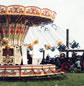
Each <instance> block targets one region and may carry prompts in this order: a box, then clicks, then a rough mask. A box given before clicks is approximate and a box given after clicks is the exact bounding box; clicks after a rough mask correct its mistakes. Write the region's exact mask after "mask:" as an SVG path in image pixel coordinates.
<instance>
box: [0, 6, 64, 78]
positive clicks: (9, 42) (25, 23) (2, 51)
mask: <svg viewBox="0 0 84 86" xmlns="http://www.w3.org/2000/svg"><path fill="white" fill-rule="evenodd" d="M55 17H56V13H55V12H54V11H51V10H49V9H47V8H42V9H41V8H39V7H36V6H28V7H24V6H20V5H10V6H3V5H0V77H3V78H6V77H19V78H21V77H40V76H46V77H47V76H48V77H49V76H56V75H58V74H60V75H63V72H61V71H60V70H58V69H56V66H55V65H51V64H50V65H40V64H39V65H33V64H31V65H29V64H27V65H24V64H23V59H24V57H23V53H22V46H24V39H25V37H26V34H27V32H28V30H29V29H30V27H32V26H33V25H35V26H38V25H42V24H46V23H52V22H54V20H55ZM36 42H37V41H36ZM26 46H27V47H28V46H29V45H26ZM29 47H30V48H31V47H32V46H29Z"/></svg>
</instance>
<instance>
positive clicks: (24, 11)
mask: <svg viewBox="0 0 84 86" xmlns="http://www.w3.org/2000/svg"><path fill="white" fill-rule="evenodd" d="M0 15H26V16H27V15H28V16H39V17H44V18H49V19H51V20H53V21H54V20H55V17H56V12H55V11H51V10H50V9H48V8H40V7H37V6H23V5H8V6H5V5H0Z"/></svg>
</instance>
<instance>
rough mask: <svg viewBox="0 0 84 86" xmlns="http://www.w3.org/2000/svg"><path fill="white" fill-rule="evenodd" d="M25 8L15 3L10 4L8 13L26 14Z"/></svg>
mask: <svg viewBox="0 0 84 86" xmlns="http://www.w3.org/2000/svg"><path fill="white" fill-rule="evenodd" d="M24 10H25V8H24V7H23V6H19V5H13V6H9V7H8V8H7V14H10V15H12V14H13V15H14V14H15V15H22V14H24Z"/></svg>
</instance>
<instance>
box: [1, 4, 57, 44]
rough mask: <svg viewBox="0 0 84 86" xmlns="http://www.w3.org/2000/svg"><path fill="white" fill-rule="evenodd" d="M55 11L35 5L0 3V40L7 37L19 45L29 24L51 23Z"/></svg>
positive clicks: (12, 42)
mask: <svg viewBox="0 0 84 86" xmlns="http://www.w3.org/2000/svg"><path fill="white" fill-rule="evenodd" d="M55 16H56V13H55V12H54V11H51V10H49V9H47V8H43V9H41V8H39V7H35V6H28V7H24V6H20V5H11V6H2V5H0V40H2V39H3V38H7V39H8V40H9V41H11V44H18V45H20V44H21V42H23V41H24V38H25V36H26V34H27V32H28V30H29V27H30V26H33V25H40V24H45V23H52V22H53V21H54V20H55Z"/></svg>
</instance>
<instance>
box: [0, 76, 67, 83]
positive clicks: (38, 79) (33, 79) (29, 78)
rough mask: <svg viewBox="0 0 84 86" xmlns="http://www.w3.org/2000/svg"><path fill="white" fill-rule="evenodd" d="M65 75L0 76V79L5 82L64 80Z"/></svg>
mask: <svg viewBox="0 0 84 86" xmlns="http://www.w3.org/2000/svg"><path fill="white" fill-rule="evenodd" d="M64 79H66V77H64V76H45V77H23V78H17V77H16V78H15V77H5V78H4V77H0V81H7V82H18V81H19V82H20V81H21V82H26V81H27V82H28V81H30V82H32V81H33V82H34V81H40V80H41V81H44V80H45V81H49V80H64Z"/></svg>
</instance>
